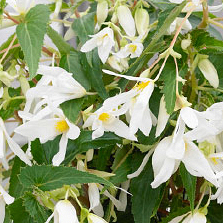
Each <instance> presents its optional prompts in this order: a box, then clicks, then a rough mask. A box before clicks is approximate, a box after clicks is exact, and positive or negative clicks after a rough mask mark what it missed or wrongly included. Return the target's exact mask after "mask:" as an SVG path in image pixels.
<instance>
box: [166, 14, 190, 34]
mask: <svg viewBox="0 0 223 223" xmlns="http://www.w3.org/2000/svg"><path fill="white" fill-rule="evenodd" d="M183 19H184V18H179V17H177V18H176V19H175V20H174V21H173V22H172V23H171V24H170V27H169V28H168V29H167V34H168V35H171V34H172V33H174V32H176V30H177V29H178V27H179V26H180V25H181V23H182V22H183ZM190 30H192V25H191V24H190V22H189V20H188V19H187V20H186V21H185V23H184V24H183V26H182V29H181V31H180V32H181V33H182V34H185V33H187V32H188V31H190Z"/></svg>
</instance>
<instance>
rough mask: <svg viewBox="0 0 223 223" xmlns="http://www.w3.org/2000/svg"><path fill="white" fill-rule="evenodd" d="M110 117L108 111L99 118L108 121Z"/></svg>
mask: <svg viewBox="0 0 223 223" xmlns="http://www.w3.org/2000/svg"><path fill="white" fill-rule="evenodd" d="M109 118H110V115H109V114H108V113H106V112H103V113H101V114H100V115H99V117H98V119H99V120H101V121H103V122H106V121H108V120H109Z"/></svg>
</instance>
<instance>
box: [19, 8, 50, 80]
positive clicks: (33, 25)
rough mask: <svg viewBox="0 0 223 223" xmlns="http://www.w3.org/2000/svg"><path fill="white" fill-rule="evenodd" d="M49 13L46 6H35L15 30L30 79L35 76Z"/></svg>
mask: <svg viewBox="0 0 223 223" xmlns="http://www.w3.org/2000/svg"><path fill="white" fill-rule="evenodd" d="M49 15H50V11H49V8H48V6H46V5H37V6H35V7H33V8H31V9H30V11H29V12H28V13H27V14H26V16H25V20H24V22H22V23H20V24H19V25H18V26H17V28H16V34H17V36H18V40H19V43H20V45H21V47H22V50H23V52H24V56H25V61H26V62H27V64H28V67H29V73H30V78H33V77H34V76H35V75H36V71H37V69H38V63H39V58H40V56H41V49H42V45H43V39H44V35H45V33H46V29H47V23H48V22H49Z"/></svg>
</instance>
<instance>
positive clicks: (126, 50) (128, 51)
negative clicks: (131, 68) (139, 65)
mask: <svg viewBox="0 0 223 223" xmlns="http://www.w3.org/2000/svg"><path fill="white" fill-rule="evenodd" d="M142 51H143V45H142V43H139V42H132V43H129V44H127V45H125V47H123V48H122V49H121V50H120V51H119V52H117V53H115V55H116V56H117V57H119V58H126V57H128V56H129V55H130V58H136V57H139V56H140V55H141V53H142Z"/></svg>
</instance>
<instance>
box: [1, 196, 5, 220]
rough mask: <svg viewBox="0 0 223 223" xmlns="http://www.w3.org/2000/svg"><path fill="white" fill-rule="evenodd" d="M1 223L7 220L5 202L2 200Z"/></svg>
mask: <svg viewBox="0 0 223 223" xmlns="http://www.w3.org/2000/svg"><path fill="white" fill-rule="evenodd" d="M0 213H1V214H0V223H4V220H5V202H4V201H3V199H1V198H0Z"/></svg>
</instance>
